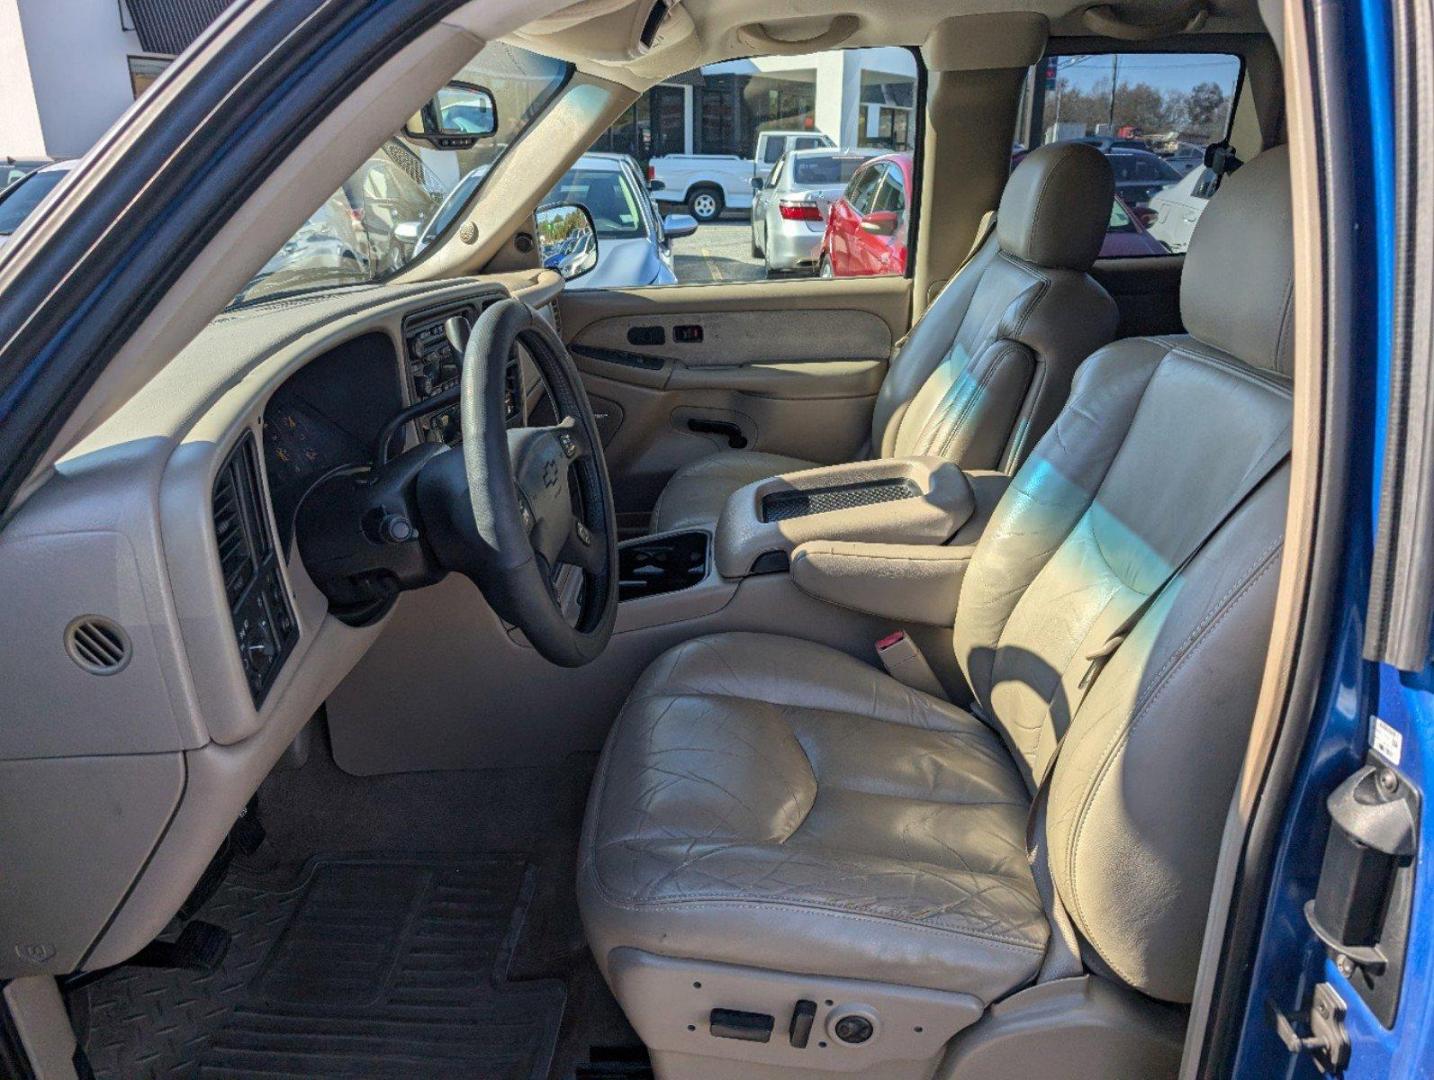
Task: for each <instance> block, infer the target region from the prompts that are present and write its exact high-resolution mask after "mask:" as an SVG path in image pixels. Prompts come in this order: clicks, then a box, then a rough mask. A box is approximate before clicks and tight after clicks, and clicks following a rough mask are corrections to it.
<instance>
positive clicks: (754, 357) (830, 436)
mask: <svg viewBox="0 0 1434 1080" xmlns="http://www.w3.org/2000/svg"><path fill="white" fill-rule="evenodd" d="M910 306H911V284H910V282H909V281H908V280H907V279H906V278H902V277H886V278H873V279H868V280H850V281H832V280H819V279H808V280H799V281H784V282H746V283H740V284H733V285H693V286H666V287H663V288H656V289H621V290H618V289H612V290H597V289H595V290H589V291H584V290H575V291H573V292H570V293H564V294H563V296H562V297H561V298H560V299H559V302H558V307H559V325H560V326H561V327H562V332H563V337H564V339H565V340H566V341H567V343H568V346H569V348H570V349H571V350H572V352H573V358H574V360H575V361H576V362H577V365H578V368H579V370H580V371H581V372H582V373H583V378H584V382H585V384H586V386H587V389H588V393H589V394H590V395H591V396H592V398H593V407H594V409H595V411H596V412H598V413H599V414H601V415H600V417H599V422H600V423H602V424H603V426H604V430H605V432H606V438H607V442H606V444H605V452H606V455H607V461H608V467H609V470H610V471H611V473H612V478H613V488H614V496H615V498H616V500H617V507H618V511H619V512H620V513H623V514H628V515H640V514H644V513H646V512H648V511H650V510H651V508H652V505H653V503H654V502H655V501H656V499H657V496H658V494H659V493H660V492H661V491H662V488H663V486H664V485H665V484H666V483H667V480H668V479H669V477H671V475H672V473H673V472H674V471H675V470H676V469H677V468H678V467H679V466H681V465H683V464H686V463H687V462H689V461H694V460H696V459H698V458H701V457H705V456H706V455H708V454H712V453H716V452H718V451H722V450H727V449H751V450H762V451H767V452H770V453H777V454H790V455H793V456H796V457H803V458H809V459H811V460H814V461H818V462H822V463H824V464H826V463H833V462H838V461H847V460H850V459H851V458H853V457H855V456H857V455H859V454H860V452H861V451H862V449H863V447H864V445H865V443H866V441H867V439H868V437H869V435H870V432H871V411H872V407H873V405H874V403H875V400H876V394H877V391H878V390H879V389H880V387H881V382H882V379H883V378H884V377H885V375H886V367H887V361H888V359H889V358H890V355H891V351H892V345H893V343H894V342H895V341H896V339H897V338H898V337H899V336H900V335H901V334H903V333H905V332H906V328H907V321H908V313H909V311H910Z"/></svg>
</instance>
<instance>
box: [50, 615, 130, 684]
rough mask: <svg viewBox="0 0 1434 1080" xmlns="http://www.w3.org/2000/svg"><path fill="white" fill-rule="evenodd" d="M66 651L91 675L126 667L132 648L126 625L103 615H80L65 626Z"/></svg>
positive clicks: (112, 672) (120, 669)
mask: <svg viewBox="0 0 1434 1080" xmlns="http://www.w3.org/2000/svg"><path fill="white" fill-rule="evenodd" d="M65 651H66V652H67V653H69V654H70V659H71V660H73V661H74V662H75V663H76V664H78V665H79V666H80V667H81V668H83V669H84V670H85V671H88V672H89V673H90V674H91V675H114V674H117V673H118V672H121V671H123V670H124V668H125V665H126V664H128V663H129V659H130V656H131V655H132V652H133V649H132V648H131V646H130V641H129V635H128V634H126V633H125V631H124V627H122V626H120V625H119V623H117V622H115V621H114V620H113V619H106V618H105V617H104V616H103V615H81V616H80V617H79V618H78V619H75V620H74V621H73V622H71V623H70V625H69V626H67V627H65Z"/></svg>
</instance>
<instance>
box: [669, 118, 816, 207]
mask: <svg viewBox="0 0 1434 1080" xmlns="http://www.w3.org/2000/svg"><path fill="white" fill-rule="evenodd" d="M835 145H836V143H834V142H832V140H831V139H830V138H828V137H827V136H826V135H823V134H822V133H821V132H820V131H761V132H758V133H757V149H756V153H755V154H754V155H753V156H752V157H750V158H741V157H738V156H737V155H736V154H664V155H663V156H662V157H656V158H653V159H652V161H651V162H650V163H649V165H648V172H647V175H648V178H649V180H651V181H653V184H652V197H653V198H654V199H656V200H657V201H658V202H660V203H683V204H685V205H686V206H687V209H688V212H689V213H691V215H692V216H693V217H695V218H696V219H697V220H698V221H701V222H708V221H715V220H716V219H717V218H718V217H720V216H721V214H722V211H723V210H726V209H728V208H731V209H733V210H750V209H751V207H752V178H753V177H754V176H759V175H760V176H765V175H766V174H767V173H768V172H770V171H771V169H772V166H773V165H775V164H776V163H777V160H778V159H779V158H780V157H781V156H782V155H783V154H785V153H786V152H787V151H788V150H815V149H817V148H818V147H823V146H835Z"/></svg>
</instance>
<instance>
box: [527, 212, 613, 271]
mask: <svg viewBox="0 0 1434 1080" xmlns="http://www.w3.org/2000/svg"><path fill="white" fill-rule="evenodd" d="M536 218H537V225H538V254H539V257H540V258H541V259H542V263H543V267H544V268H545V269H548V270H556V271H557V272H558V273H559V274H560V275H562V278H563V280H564V281H572V280H573V279H574V278H579V277H582V276H583V275H584V274H586V273H588V272H589V271H591V270H592V269H593V268H594V267H596V266H597V263H598V241H597V226H596V225H595V224H593V216H592V214H591V213H589V211H588V208H587V207H586V206H583V205H582V204H581V203H549V204H548V205H547V206H540V207H539V208H538V212H537V215H536Z"/></svg>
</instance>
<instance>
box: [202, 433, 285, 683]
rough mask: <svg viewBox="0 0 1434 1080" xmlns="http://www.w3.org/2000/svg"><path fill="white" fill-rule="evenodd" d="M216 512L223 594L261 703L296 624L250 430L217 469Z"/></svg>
mask: <svg viewBox="0 0 1434 1080" xmlns="http://www.w3.org/2000/svg"><path fill="white" fill-rule="evenodd" d="M213 514H214V540H215V543H216V544H217V545H218V548H219V573H220V576H221V577H222V578H223V580H224V596H225V599H226V600H227V601H228V602H229V610H230V612H231V613H232V614H233V616H234V635H235V637H236V639H237V641H238V645H239V661H240V664H241V666H242V667H243V669H244V677H245V679H246V680H247V681H248V683H249V690H250V692H251V693H252V694H253V696H254V704H255V705H256V706H257V705H259V704H260V703H262V702H263V700H264V696H265V694H267V693H268V691H269V687H270V686H271V685H272V684H273V681H274V677H275V675H277V674H278V671H279V667H280V665H281V664H282V663H283V660H284V658H285V657H286V656H287V655H288V653H289V650H290V649H291V648H292V646H293V644H294V642H295V641H296V640H297V639H298V626H297V624H296V623H295V621H294V615H293V611H292V609H291V608H290V606H289V597H288V593H287V590H286V589H285V587H284V581H283V578H282V577H281V576H280V574H279V567H278V560H277V559H276V558H275V557H274V537H273V534H272V533H271V532H270V529H269V518H268V515H267V514H266V513H265V504H264V489H263V486H262V485H261V484H260V481H259V459H258V451H257V450H256V447H255V442H254V437H253V436H252V435H245V436H244V438H243V439H241V440H240V442H239V445H238V446H236V447H235V448H234V450H233V452H232V453H230V455H229V458H228V460H226V461H225V462H224V466H223V468H221V469H220V470H219V476H218V478H217V479H216V480H215V481H214V502H213Z"/></svg>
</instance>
